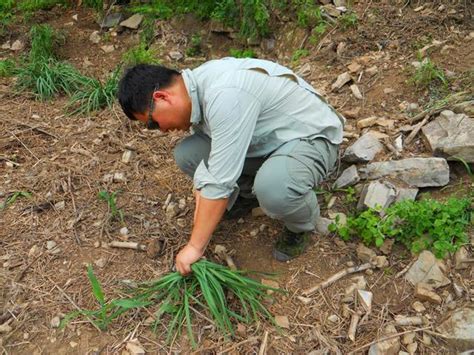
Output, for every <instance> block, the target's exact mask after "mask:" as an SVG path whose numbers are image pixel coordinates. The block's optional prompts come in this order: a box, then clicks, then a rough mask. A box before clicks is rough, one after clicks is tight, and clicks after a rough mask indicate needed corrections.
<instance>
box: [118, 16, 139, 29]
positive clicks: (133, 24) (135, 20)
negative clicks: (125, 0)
mask: <svg viewBox="0 0 474 355" xmlns="http://www.w3.org/2000/svg"><path fill="white" fill-rule="evenodd" d="M142 21H143V15H140V14H135V15H133V16H131V17H129V18H128V19H126V20H125V21H122V22H120V26H122V27H126V28H130V29H132V30H136V29H138V27H140V24H141V23H142Z"/></svg>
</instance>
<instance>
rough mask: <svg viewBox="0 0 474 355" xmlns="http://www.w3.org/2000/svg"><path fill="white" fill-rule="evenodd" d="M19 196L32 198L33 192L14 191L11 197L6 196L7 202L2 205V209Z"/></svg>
mask: <svg viewBox="0 0 474 355" xmlns="http://www.w3.org/2000/svg"><path fill="white" fill-rule="evenodd" d="M19 197H26V198H31V194H30V193H29V192H28V191H16V192H14V193H12V194H11V195H10V196H9V197H7V198H6V200H5V202H4V203H3V204H2V205H0V210H3V209H5V208H7V207H8V206H10V205H11V204H12V203H14V202H15V201H16V200H17V198H19Z"/></svg>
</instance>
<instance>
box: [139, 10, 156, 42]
mask: <svg viewBox="0 0 474 355" xmlns="http://www.w3.org/2000/svg"><path fill="white" fill-rule="evenodd" d="M141 28H142V31H141V32H140V42H141V43H145V44H146V45H148V46H149V45H150V44H151V43H152V42H153V39H154V38H155V19H154V18H153V17H152V16H145V17H144V18H143V21H142V25H141Z"/></svg>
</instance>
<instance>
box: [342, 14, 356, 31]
mask: <svg viewBox="0 0 474 355" xmlns="http://www.w3.org/2000/svg"><path fill="white" fill-rule="evenodd" d="M338 20H339V24H340V25H341V27H342V28H343V29H344V30H347V29H349V28H351V27H357V22H358V21H359V18H358V17H357V14H356V13H355V12H348V13H345V14H343V15H342V16H340V17H339V18H338Z"/></svg>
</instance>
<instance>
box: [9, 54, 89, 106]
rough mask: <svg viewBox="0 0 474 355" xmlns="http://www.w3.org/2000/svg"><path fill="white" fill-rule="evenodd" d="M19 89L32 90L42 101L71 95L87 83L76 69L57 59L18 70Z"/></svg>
mask: <svg viewBox="0 0 474 355" xmlns="http://www.w3.org/2000/svg"><path fill="white" fill-rule="evenodd" d="M17 73H18V80H17V88H18V89H19V90H21V91H23V90H32V91H33V93H34V94H35V95H36V96H37V98H39V99H40V100H48V99H51V98H52V97H54V96H56V95H58V94H61V93H65V94H68V95H71V94H72V93H74V92H75V91H77V90H78V89H79V88H80V87H81V85H83V84H84V83H85V81H86V77H84V76H83V75H81V74H80V73H79V72H78V71H77V69H76V68H74V67H73V66H72V65H70V64H68V63H64V62H59V61H57V60H55V59H43V60H39V61H35V62H28V63H26V64H24V65H23V66H21V67H20V68H18V69H17Z"/></svg>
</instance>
